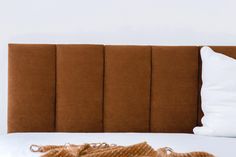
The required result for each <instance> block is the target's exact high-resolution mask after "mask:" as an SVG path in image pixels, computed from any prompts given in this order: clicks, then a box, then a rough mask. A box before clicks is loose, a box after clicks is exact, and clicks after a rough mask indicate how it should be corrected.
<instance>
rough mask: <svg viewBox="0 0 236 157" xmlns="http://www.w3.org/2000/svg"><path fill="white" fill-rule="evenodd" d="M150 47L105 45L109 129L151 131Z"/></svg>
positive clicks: (105, 128) (106, 107)
mask: <svg viewBox="0 0 236 157" xmlns="http://www.w3.org/2000/svg"><path fill="white" fill-rule="evenodd" d="M150 58H151V47H149V46H105V90H104V92H105V93H104V94H105V95H104V131H105V132H148V131H149V109H150V108H149V107H150V75H151V74H150V73H151V67H150Z"/></svg>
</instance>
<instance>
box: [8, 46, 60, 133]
mask: <svg viewBox="0 0 236 157" xmlns="http://www.w3.org/2000/svg"><path fill="white" fill-rule="evenodd" d="M55 48H56V46H55V45H43V44H42V45H41V44H10V45H9V73H8V75H9V79H8V132H48V131H55V128H54V121H55V119H54V118H55V117H54V112H55V61H56V58H55V53H56V49H55Z"/></svg>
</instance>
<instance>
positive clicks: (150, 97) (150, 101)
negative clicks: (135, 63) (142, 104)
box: [149, 46, 152, 132]
mask: <svg viewBox="0 0 236 157" xmlns="http://www.w3.org/2000/svg"><path fill="white" fill-rule="evenodd" d="M149 76H150V82H149V86H150V89H149V90H150V91H149V92H150V93H149V132H151V117H152V115H151V114H152V46H150V75H149Z"/></svg>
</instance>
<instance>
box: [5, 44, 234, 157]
mask: <svg viewBox="0 0 236 157" xmlns="http://www.w3.org/2000/svg"><path fill="white" fill-rule="evenodd" d="M212 48H213V49H214V50H216V51H219V52H222V53H225V54H227V55H229V56H231V57H233V58H236V47H234V46H213V47H212ZM199 50H200V47H199V46H131V45H57V44H10V45H9V77H8V79H9V81H8V83H9V84H8V87H9V88H8V91H9V93H8V132H9V134H8V135H1V136H0V145H1V148H0V154H1V155H2V154H4V157H8V156H9V157H11V156H19V157H21V156H22V157H23V156H24V157H27V156H39V154H37V153H36V154H35V153H34V154H32V153H31V152H30V151H29V146H30V145H31V144H65V143H68V142H69V143H75V144H81V143H88V142H108V143H116V144H122V145H128V144H134V143H137V142H142V141H147V142H148V143H149V144H151V145H152V146H153V147H154V148H159V147H163V146H168V147H172V148H173V149H175V150H176V151H197V150H201V151H207V152H210V153H213V154H215V155H216V156H219V157H228V156H232V154H233V153H234V148H236V139H235V138H222V137H207V136H197V135H193V134H192V129H193V128H194V127H195V126H197V125H201V117H202V111H201V106H200V103H201V100H200V87H201V59H200V55H199Z"/></svg>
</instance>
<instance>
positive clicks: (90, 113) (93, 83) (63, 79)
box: [56, 45, 104, 132]
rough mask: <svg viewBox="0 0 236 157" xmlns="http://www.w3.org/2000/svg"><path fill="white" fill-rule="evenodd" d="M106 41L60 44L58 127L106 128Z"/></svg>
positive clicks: (80, 128)
mask: <svg viewBox="0 0 236 157" xmlns="http://www.w3.org/2000/svg"><path fill="white" fill-rule="evenodd" d="M103 55H104V46H103V45H57V109H56V128H57V131H66V132H102V131H103V124H102V123H103V113H102V112H103V111H102V108H103V107H102V106H103V71H104V69H103V68H104V67H103V66H104V64H103V62H104V61H103V58H104V57H103Z"/></svg>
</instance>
